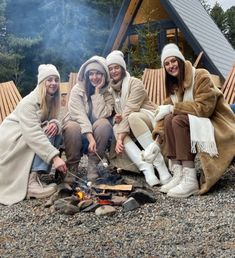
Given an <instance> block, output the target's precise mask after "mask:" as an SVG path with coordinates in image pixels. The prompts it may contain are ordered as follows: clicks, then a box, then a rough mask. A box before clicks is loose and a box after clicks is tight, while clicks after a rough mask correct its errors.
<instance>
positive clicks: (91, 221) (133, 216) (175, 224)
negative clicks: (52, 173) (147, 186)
mask: <svg viewBox="0 0 235 258" xmlns="http://www.w3.org/2000/svg"><path fill="white" fill-rule="evenodd" d="M234 171H235V167H234V165H233V166H231V167H230V168H229V169H228V171H227V173H226V174H225V175H224V176H223V177H222V178H221V180H220V181H219V182H218V183H217V184H216V185H215V187H213V189H212V190H211V191H210V192H209V193H208V194H206V195H204V196H192V197H190V198H187V199H176V198H170V197H167V196H166V195H164V194H162V193H160V192H158V189H157V188H156V187H155V188H154V189H153V191H154V195H155V197H156V199H157V202H156V203H153V204H145V205H143V206H141V207H140V208H139V209H137V210H134V211H130V212H123V211H122V210H121V208H120V209H119V210H118V212H117V213H116V214H114V215H113V216H111V217H107V216H105V217H99V216H96V215H95V213H82V212H80V213H76V214H75V215H73V216H69V215H63V214H59V213H57V212H52V210H51V209H46V208H44V205H45V202H46V200H45V199H43V200H25V201H23V202H21V203H19V204H15V205H13V206H10V207H6V206H0V212H1V213H0V214H1V216H0V257H40V258H41V257H123V258H124V257H226V258H227V257H235V227H234V225H235V217H234V210H235V201H234V200H235V173H234ZM135 179H138V180H140V181H141V180H143V177H142V176H137V177H135Z"/></svg>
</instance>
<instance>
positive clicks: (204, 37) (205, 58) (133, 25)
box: [103, 0, 235, 79]
mask: <svg viewBox="0 0 235 258" xmlns="http://www.w3.org/2000/svg"><path fill="white" fill-rule="evenodd" d="M146 14H147V16H148V17H147V18H146ZM146 19H147V20H148V22H149V24H150V26H152V27H153V28H154V29H155V30H156V31H158V34H157V38H156V40H157V43H158V49H157V51H158V54H160V53H161V50H162V48H163V46H164V45H165V44H166V43H168V42H175V43H176V44H178V45H179V47H180V49H181V50H182V51H183V53H184V54H185V56H189V55H191V56H192V60H193V59H194V61H195V59H196V57H197V56H198V55H199V54H200V53H201V52H203V55H202V58H201V64H202V66H203V67H204V68H206V69H208V70H209V71H210V72H211V73H212V74H216V75H219V76H220V78H221V79H225V78H226V77H227V75H228V73H229V71H230V70H231V67H232V66H233V64H234V62H235V51H234V49H233V47H232V46H231V44H230V43H229V42H228V41H227V39H226V38H225V37H224V35H223V34H222V33H221V31H220V29H219V28H218V27H217V25H216V24H215V23H214V21H213V20H212V18H211V17H210V16H209V14H208V13H207V12H206V11H205V9H204V8H203V6H202V5H201V3H200V2H199V0H124V1H123V3H122V6H121V8H120V11H119V14H118V16H117V18H116V21H115V24H114V26H113V29H112V32H111V34H110V36H109V38H108V41H107V44H106V46H105V49H104V51H103V56H106V55H107V54H108V53H109V52H110V51H112V50H114V49H123V48H129V47H130V46H131V45H132V44H135V43H136V40H138V35H136V29H137V28H140V27H141V26H143V24H144V23H146Z"/></svg>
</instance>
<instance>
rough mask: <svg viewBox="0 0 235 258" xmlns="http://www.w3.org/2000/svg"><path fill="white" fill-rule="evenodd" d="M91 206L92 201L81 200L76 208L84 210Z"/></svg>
mask: <svg viewBox="0 0 235 258" xmlns="http://www.w3.org/2000/svg"><path fill="white" fill-rule="evenodd" d="M92 204H93V201H92V200H83V201H80V202H79V204H78V207H79V208H80V210H84V209H85V208H87V207H89V206H91V205H92Z"/></svg>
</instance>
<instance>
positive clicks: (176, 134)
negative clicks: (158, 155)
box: [164, 114, 195, 161]
mask: <svg viewBox="0 0 235 258" xmlns="http://www.w3.org/2000/svg"><path fill="white" fill-rule="evenodd" d="M164 133H165V141H166V153H167V157H168V158H169V159H176V160H180V161H194V159H195V154H193V153H191V141H190V129H189V119H188V116H187V115H173V114H169V115H167V116H166V117H165V119H164Z"/></svg>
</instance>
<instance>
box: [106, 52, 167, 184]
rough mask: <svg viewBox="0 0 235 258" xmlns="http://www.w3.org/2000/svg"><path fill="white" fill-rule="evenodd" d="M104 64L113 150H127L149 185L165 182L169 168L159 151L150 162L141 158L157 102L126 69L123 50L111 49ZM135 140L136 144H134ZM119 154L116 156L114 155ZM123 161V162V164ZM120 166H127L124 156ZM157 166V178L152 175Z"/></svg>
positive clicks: (151, 128)
mask: <svg viewBox="0 0 235 258" xmlns="http://www.w3.org/2000/svg"><path fill="white" fill-rule="evenodd" d="M106 61H107V65H108V68H109V73H110V77H111V79H112V80H111V82H110V87H111V92H112V95H113V97H114V100H115V112H116V115H115V117H114V120H115V125H114V134H115V137H116V147H115V151H116V153H117V154H118V155H117V156H121V155H120V154H122V153H124V152H125V153H126V154H127V156H128V157H129V159H130V160H131V161H132V162H133V163H134V164H135V165H136V166H137V168H138V170H140V171H142V172H143V174H144V176H145V179H146V182H147V183H148V184H149V185H150V186H154V185H158V184H166V183H167V182H168V181H169V180H170V179H171V175H170V173H169V172H168V169H167V167H166V164H165V162H164V159H163V156H162V154H161V153H158V155H157V157H156V158H155V159H154V160H152V161H151V162H146V161H145V160H143V159H142V158H141V148H140V147H139V145H138V144H140V145H141V147H142V149H146V148H147V147H148V146H149V145H150V144H151V143H153V142H154V141H153V139H152V133H151V132H152V130H153V124H154V121H153V115H154V111H155V110H156V106H155V105H154V104H153V103H152V102H150V101H149V98H148V95H147V92H146V91H145V89H144V86H143V83H142V82H141V80H139V79H137V78H135V77H131V76H130V74H129V73H128V72H127V70H126V63H125V61H124V57H123V53H122V52H121V51H118V50H114V51H113V52H111V53H110V54H109V55H108V56H107V58H106ZM136 140H137V141H138V144H136ZM117 158H118V157H117ZM125 164H126V165H125ZM121 165H122V167H121V168H123V169H125V170H130V167H129V165H128V163H126V162H125V157H124V158H123V162H122V164H121ZM154 167H155V168H156V169H157V171H158V174H159V178H160V181H159V179H158V178H157V177H156V175H155V171H154Z"/></svg>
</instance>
